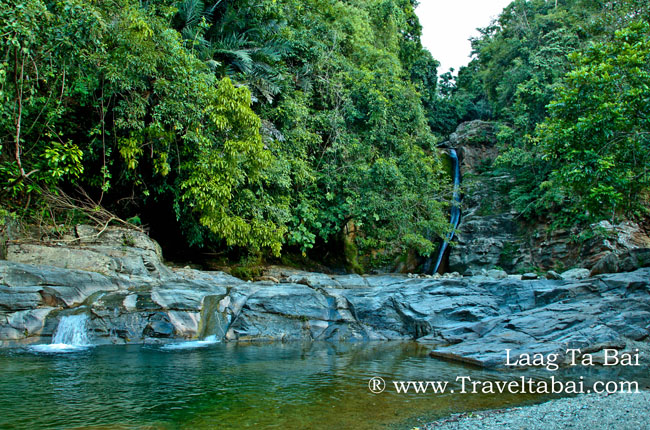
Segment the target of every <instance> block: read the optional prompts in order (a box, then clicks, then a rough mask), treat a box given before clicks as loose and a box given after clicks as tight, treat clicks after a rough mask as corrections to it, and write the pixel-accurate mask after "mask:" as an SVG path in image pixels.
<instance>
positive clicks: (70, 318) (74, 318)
mask: <svg viewBox="0 0 650 430" xmlns="http://www.w3.org/2000/svg"><path fill="white" fill-rule="evenodd" d="M90 346H92V344H91V343H90V338H89V336H88V315H86V314H78V315H67V316H64V317H61V320H60V321H59V325H58V326H57V328H56V332H55V334H54V336H53V337H52V343H51V344H49V345H35V346H33V347H32V349H33V350H35V351H38V352H68V351H77V350H80V349H86V348H88V347H90Z"/></svg>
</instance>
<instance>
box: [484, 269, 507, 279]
mask: <svg viewBox="0 0 650 430" xmlns="http://www.w3.org/2000/svg"><path fill="white" fill-rule="evenodd" d="M487 276H488V277H490V278H492V279H505V278H507V277H508V274H507V273H506V272H505V270H500V269H492V270H488V272H487Z"/></svg>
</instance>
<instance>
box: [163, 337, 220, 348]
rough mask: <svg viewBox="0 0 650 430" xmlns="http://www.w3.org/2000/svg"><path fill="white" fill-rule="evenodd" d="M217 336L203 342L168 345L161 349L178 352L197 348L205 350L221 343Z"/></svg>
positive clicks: (194, 341) (207, 338)
mask: <svg viewBox="0 0 650 430" xmlns="http://www.w3.org/2000/svg"><path fill="white" fill-rule="evenodd" d="M219 342H220V341H219V339H217V336H216V335H212V336H208V337H206V338H205V339H203V340H191V341H188V342H178V343H168V344H167V345H164V346H162V347H161V348H160V349H162V350H163V351H177V350H182V349H195V348H205V347H206V346H210V345H214V344H216V343H219Z"/></svg>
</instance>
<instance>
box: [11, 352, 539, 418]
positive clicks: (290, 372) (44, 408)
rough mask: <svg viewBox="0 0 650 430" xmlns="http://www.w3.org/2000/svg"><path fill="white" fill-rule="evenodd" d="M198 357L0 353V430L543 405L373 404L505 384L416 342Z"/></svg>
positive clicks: (432, 413) (488, 400) (483, 401)
mask: <svg viewBox="0 0 650 430" xmlns="http://www.w3.org/2000/svg"><path fill="white" fill-rule="evenodd" d="M201 346H202V347H201V348H194V349H190V348H187V349H163V348H161V347H155V346H140V345H128V346H108V345H107V346H96V347H93V348H89V349H86V350H81V351H78V352H68V353H66V354H53V353H48V354H44V353H36V352H34V351H30V350H28V349H26V348H25V349H19V348H15V349H5V350H1V351H0V428H3V429H4V428H7V429H10V428H25V429H45V428H84V429H109V428H110V429H121V428H151V429H184V428H192V429H208V428H219V429H246V428H254V429H275V428H277V429H287V430H292V429H316V430H318V429H378V428H385V427H386V426H390V427H398V428H409V429H410V428H411V427H412V425H413V424H416V423H415V422H414V418H413V417H415V416H426V417H427V418H430V419H433V418H436V417H439V416H443V415H447V414H450V413H454V412H461V411H467V410H474V409H479V408H495V407H502V406H508V405H513V404H520V403H522V402H530V401H535V400H539V399H540V397H535V396H522V395H496V396H495V395H481V394H458V393H456V394H444V395H441V394H425V395H423V394H410V395H405V394H396V393H395V392H394V390H391V389H387V390H386V392H384V393H382V394H373V393H371V392H370V391H369V389H368V380H369V379H370V378H372V377H373V376H381V377H383V378H384V379H385V380H386V381H389V383H390V381H392V380H445V379H446V380H452V381H453V380H455V379H456V377H457V376H459V375H469V376H471V377H472V378H473V379H483V380H485V379H493V380H494V379H503V378H506V377H508V375H506V374H504V373H502V372H496V371H486V370H482V369H475V368H468V367H464V366H461V365H457V364H452V363H447V362H443V361H438V360H434V359H432V358H429V357H428V356H427V353H428V351H429V348H426V347H424V346H421V345H418V344H414V343H393V342H387V343H386V342H384V343H370V344H368V343H365V344H331V343H306V344H301V343H288V344H281V343H271V344H233V343H217V344H210V345H201ZM410 424H411V425H410ZM409 425H410V426H409Z"/></svg>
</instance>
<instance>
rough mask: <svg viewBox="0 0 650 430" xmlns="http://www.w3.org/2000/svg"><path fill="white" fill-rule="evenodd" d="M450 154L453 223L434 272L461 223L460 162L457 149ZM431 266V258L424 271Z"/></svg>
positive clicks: (451, 221)
mask: <svg viewBox="0 0 650 430" xmlns="http://www.w3.org/2000/svg"><path fill="white" fill-rule="evenodd" d="M449 156H450V157H451V164H452V169H453V174H454V192H453V196H452V206H451V216H450V220H449V223H450V224H451V231H450V232H449V234H448V235H447V237H446V238H445V241H444V242H443V243H442V246H441V247H440V251H439V252H438V259H437V260H436V265H435V268H434V269H433V272H432V273H437V272H438V269H439V268H440V264H441V263H442V258H443V257H444V255H445V251H446V250H447V247H448V246H449V242H451V241H452V239H453V238H454V233H455V232H456V228H458V224H459V223H460V164H459V162H458V154H456V150H455V149H450V150H449ZM430 267H431V260H430V259H429V260H427V262H426V264H425V267H424V272H425V273H427V272H428V271H429V269H430Z"/></svg>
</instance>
